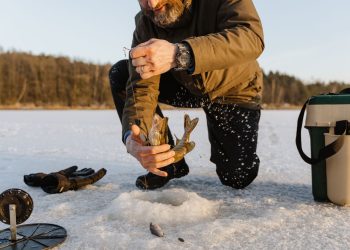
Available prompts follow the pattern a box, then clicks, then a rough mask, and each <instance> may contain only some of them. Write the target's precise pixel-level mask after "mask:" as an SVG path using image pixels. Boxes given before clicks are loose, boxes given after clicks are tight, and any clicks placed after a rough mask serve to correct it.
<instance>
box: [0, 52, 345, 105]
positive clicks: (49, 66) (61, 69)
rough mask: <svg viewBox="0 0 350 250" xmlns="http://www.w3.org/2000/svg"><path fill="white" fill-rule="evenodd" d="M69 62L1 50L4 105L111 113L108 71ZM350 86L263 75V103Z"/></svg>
mask: <svg viewBox="0 0 350 250" xmlns="http://www.w3.org/2000/svg"><path fill="white" fill-rule="evenodd" d="M110 66H111V65H108V64H105V65H97V64H92V63H86V62H82V61H79V60H72V59H70V58H68V57H54V56H48V55H32V54H29V53H22V52H3V51H0V106H2V107H25V106H30V107H43V108H52V107H67V108H76V107H82V108H93V107H97V108H112V107H113V101H112V96H111V93H110V88H109V80H108V71H109V69H110ZM346 87H350V85H349V84H345V83H342V82H331V83H329V84H324V83H322V82H315V83H312V84H304V83H303V82H302V81H301V80H299V79H297V78H296V77H294V76H289V75H286V74H281V73H279V72H269V73H267V74H264V93H263V103H264V104H265V105H266V106H267V107H281V106H282V107H286V106H289V105H291V106H297V105H301V104H303V103H304V101H305V100H306V99H307V97H309V96H311V95H316V94H319V93H325V92H337V91H339V90H341V89H344V88H346Z"/></svg>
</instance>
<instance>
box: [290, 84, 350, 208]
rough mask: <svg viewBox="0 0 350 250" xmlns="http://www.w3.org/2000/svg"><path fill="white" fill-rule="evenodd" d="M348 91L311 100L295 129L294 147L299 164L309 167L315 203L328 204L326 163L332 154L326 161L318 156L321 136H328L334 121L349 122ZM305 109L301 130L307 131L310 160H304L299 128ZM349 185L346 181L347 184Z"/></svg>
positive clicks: (319, 96) (301, 113)
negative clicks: (295, 146) (302, 128)
mask: <svg viewBox="0 0 350 250" xmlns="http://www.w3.org/2000/svg"><path fill="white" fill-rule="evenodd" d="M348 91H349V89H346V90H344V91H342V92H341V93H340V94H326V95H318V96H312V97H311V98H310V99H309V100H308V101H307V102H306V103H305V104H304V106H303V108H302V110H301V112H300V115H299V119H298V128H297V137H296V144H297V148H298V150H299V153H300V155H301V157H302V158H303V160H304V161H305V162H307V163H309V164H311V171H312V194H313V197H314V200H315V201H320V202H324V201H328V196H327V176H326V160H325V158H328V157H330V156H331V155H333V154H335V153H336V152H333V153H331V155H328V156H326V157H323V156H322V154H320V151H322V150H323V149H324V148H325V136H324V134H325V133H329V132H331V131H332V130H333V129H334V127H335V124H336V122H337V121H341V120H348V121H350V95H349V94H348ZM305 109H306V121H305V128H307V129H308V130H309V134H310V141H311V158H310V157H308V156H306V155H305V153H304V152H303V150H302V145H301V126H302V122H303V117H304V112H305ZM349 181H350V180H349Z"/></svg>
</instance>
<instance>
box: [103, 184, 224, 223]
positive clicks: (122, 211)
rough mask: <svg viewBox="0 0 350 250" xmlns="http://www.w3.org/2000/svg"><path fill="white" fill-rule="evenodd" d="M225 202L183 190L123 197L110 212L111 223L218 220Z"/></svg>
mask: <svg viewBox="0 0 350 250" xmlns="http://www.w3.org/2000/svg"><path fill="white" fill-rule="evenodd" d="M220 204H221V201H217V200H208V199H206V198H203V197H201V196H199V195H198V194H196V193H195V192H187V191H185V190H183V189H170V190H164V191H151V192H143V191H132V192H128V193H122V194H121V195H119V197H118V198H116V199H115V200H113V201H112V203H111V205H110V207H109V208H108V209H107V217H108V219H109V220H125V221H128V222H130V223H142V222H144V223H150V222H155V223H168V224H180V223H181V224H183V223H194V222H200V221H206V220H211V219H214V218H215V217H216V215H217V213H218V210H219V206H220Z"/></svg>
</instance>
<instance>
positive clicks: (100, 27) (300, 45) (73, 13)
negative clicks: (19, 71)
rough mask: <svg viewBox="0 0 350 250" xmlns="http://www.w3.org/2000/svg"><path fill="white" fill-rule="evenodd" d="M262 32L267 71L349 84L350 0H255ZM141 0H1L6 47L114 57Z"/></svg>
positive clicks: (0, 30)
mask: <svg viewBox="0 0 350 250" xmlns="http://www.w3.org/2000/svg"><path fill="white" fill-rule="evenodd" d="M254 4H255V6H256V8H257V10H258V13H259V15H260V17H261V20H262V23H263V27H264V33H265V45H266V47H265V51H264V53H263V55H262V56H261V57H260V58H259V62H260V64H261V67H262V68H263V69H264V71H265V72H268V71H270V70H272V71H280V72H282V73H287V74H291V75H294V76H296V77H298V78H300V79H301V80H304V81H306V82H313V81H316V80H318V81H324V82H328V81H332V80H336V81H344V82H348V83H350V70H349V65H350V15H349V14H348V10H350V1H349V0H333V1H329V0H327V1H326V0H307V1H305V0H293V1H292V0H289V1H283V0H254ZM138 11H139V5H138V1H136V0H114V1H113V0H104V1H97V0H74V1H71V0H35V1H23V0H11V1H9V0H0V46H1V47H2V48H3V50H12V49H15V50H19V51H28V52H32V53H34V54H40V53H44V54H51V55H62V56H69V57H71V58H74V59H81V60H84V61H89V62H94V63H115V62H117V61H118V60H120V59H123V58H124V53H123V47H124V46H125V47H130V44H131V38H132V32H133V29H134V16H135V14H136V13H137V12H138Z"/></svg>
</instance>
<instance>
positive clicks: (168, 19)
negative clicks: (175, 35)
mask: <svg viewBox="0 0 350 250" xmlns="http://www.w3.org/2000/svg"><path fill="white" fill-rule="evenodd" d="M139 3H140V6H141V9H142V12H143V13H144V14H145V15H146V16H148V17H149V18H151V19H152V21H153V22H154V23H155V24H156V25H158V26H160V27H165V28H166V27H169V26H171V25H172V24H174V23H175V22H176V21H177V20H178V19H179V17H180V16H181V15H182V14H183V12H184V10H185V8H186V7H188V6H186V4H184V3H183V0H139Z"/></svg>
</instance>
